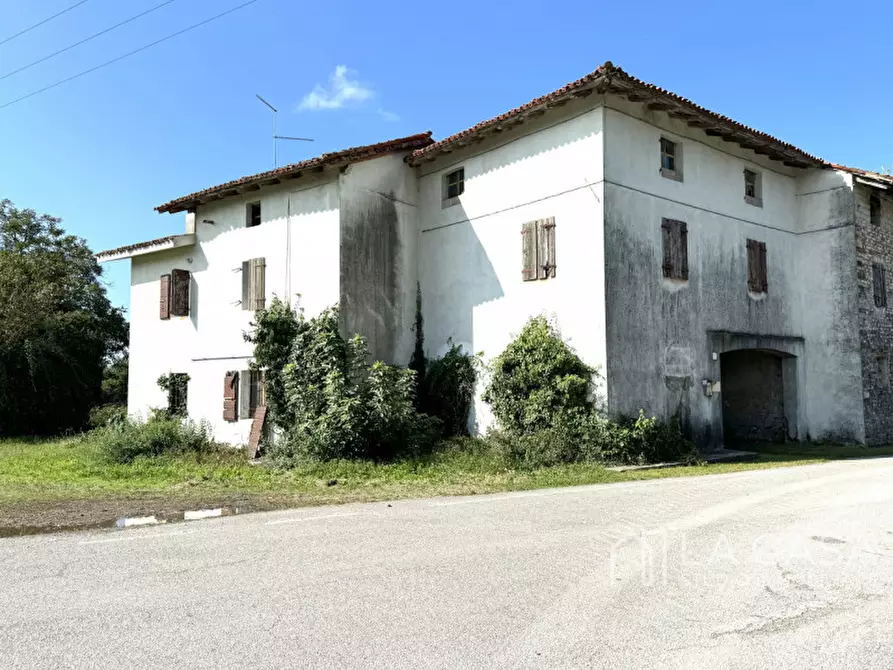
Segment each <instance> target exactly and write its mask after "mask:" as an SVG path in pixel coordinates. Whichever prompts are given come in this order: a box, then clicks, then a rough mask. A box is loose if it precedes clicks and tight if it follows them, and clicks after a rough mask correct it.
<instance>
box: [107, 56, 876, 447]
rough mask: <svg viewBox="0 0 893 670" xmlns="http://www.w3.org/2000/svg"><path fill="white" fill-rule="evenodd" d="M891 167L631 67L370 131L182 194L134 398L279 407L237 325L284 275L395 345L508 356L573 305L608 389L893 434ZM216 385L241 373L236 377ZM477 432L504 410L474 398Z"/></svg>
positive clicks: (161, 253)
mask: <svg viewBox="0 0 893 670" xmlns="http://www.w3.org/2000/svg"><path fill="white" fill-rule="evenodd" d="M890 189H893V178H890V177H886V176H883V175H878V174H875V173H869V172H864V171H860V170H855V169H850V168H845V167H842V166H837V165H833V164H830V163H828V162H826V161H824V160H822V159H820V158H817V157H815V156H812V155H810V154H808V153H806V152H804V151H802V150H801V149H798V148H796V147H794V146H792V145H790V144H787V143H785V142H782V141H781V140H778V139H776V138H774V137H771V136H769V135H766V134H764V133H761V132H759V131H756V130H754V129H752V128H748V127H747V126H744V125H742V124H740V123H738V122H736V121H733V120H731V119H729V118H727V117H725V116H721V115H719V114H716V113H714V112H711V111H709V110H706V109H704V108H702V107H699V106H698V105H696V104H694V103H693V102H691V101H689V100H687V99H685V98H682V97H680V96H678V95H675V94H673V93H669V92H667V91H665V90H663V89H660V88H658V87H656V86H653V85H651V84H647V83H645V82H643V81H641V80H638V79H636V78H634V77H632V76H630V75H628V74H627V73H625V72H624V71H622V70H621V69H619V68H617V67H615V66H614V65H612V64H611V63H606V64H605V65H603V66H601V67H600V68H598V69H597V70H595V71H594V72H592V73H590V74H589V75H586V76H585V77H583V78H581V79H579V80H577V81H575V82H572V83H570V84H567V85H566V86H563V87H562V88H560V89H558V90H556V91H554V92H552V93H550V94H548V95H545V96H542V97H540V98H537V99H535V100H532V101H531V102H529V103H527V104H525V105H523V106H521V107H518V108H516V109H513V110H511V111H509V112H507V113H505V114H502V115H500V116H498V117H495V118H493V119H490V120H488V121H484V122H481V123H479V124H477V125H476V126H474V127H472V128H469V129H467V130H464V131H462V132H460V133H457V134H456V135H453V136H450V137H447V138H445V139H443V140H440V141H435V140H433V139H432V138H431V135H430V133H426V134H421V135H415V136H411V137H407V138H401V139H398V140H392V141H389V142H384V143H380V144H377V145H370V146H366V147H358V148H355V149H349V150H345V151H340V152H336V153H332V154H323V155H322V156H320V157H318V158H314V159H311V160H308V161H303V162H301V163H297V164H294V165H289V166H285V167H282V168H278V169H276V170H272V171H269V172H265V173H261V174H257V175H252V176H249V177H244V178H242V179H238V180H235V181H233V182H229V183H226V184H222V185H220V186H215V187H212V188H208V189H205V190H203V191H199V192H196V193H192V194H190V195H187V196H184V197H181V198H178V199H176V200H173V201H171V202H168V203H166V204H164V205H161V206H160V207H158V208H157V209H158V211H160V212H170V213H176V212H184V213H185V215H186V230H185V233H184V234H183V235H178V236H172V237H168V238H162V239H160V240H152V241H150V242H145V243H140V244H136V245H131V246H129V247H123V248H120V249H113V250H110V251H106V252H103V253H101V254H99V258H100V260H115V259H121V258H130V259H131V262H132V281H131V284H132V294H131V359H130V360H131V376H130V410H131V411H132V412H137V411H140V412H145V411H146V410H147V409H148V407H150V406H158V405H163V404H164V403H165V402H166V399H165V398H164V396H163V395H162V393H161V391H160V389H158V387H157V385H156V384H155V380H156V379H157V377H158V376H159V375H161V374H163V373H166V372H185V373H188V374H189V375H190V382H189V386H188V401H187V405H188V408H189V412H190V414H191V415H192V416H193V417H195V418H206V419H208V420H209V421H211V422H212V423H213V424H214V426H215V430H216V432H217V436H218V438H219V439H222V440H225V441H228V442H232V443H243V442H245V441H246V440H247V439H248V435H249V430H250V426H251V423H252V418H253V417H254V416H255V415H256V413H257V412H256V409H257V407H258V406H259V405H262V403H263V396H262V388H261V386H262V384H261V381H260V379H259V377H258V376H257V375H256V374H252V373H250V372H248V363H249V361H250V358H251V350H250V346H249V345H247V344H246V343H245V342H244V341H243V339H242V332H243V331H244V330H245V329H246V328H247V327H248V324H249V322H250V320H251V315H252V313H253V311H254V310H256V309H258V308H260V307H263V306H264V305H265V304H266V302H267V301H268V300H270V299H271V298H272V296H273V295H279V296H282V297H294V296H295V295H296V294H300V296H301V298H300V299H301V304H302V305H303V306H304V308H305V309H306V310H307V312H308V313H309V314H313V313H316V312H318V311H320V310H321V309H323V308H324V307H326V306H329V305H331V304H334V303H336V302H340V304H341V306H342V318H343V323H344V328H345V330H346V331H349V332H354V331H358V332H361V333H362V334H364V335H365V336H367V337H368V338H369V341H370V345H371V347H372V350H373V353H374V355H375V356H376V357H378V358H381V359H383V360H386V361H388V362H394V363H399V364H406V363H407V362H408V360H409V357H410V354H411V350H412V344H413V333H412V325H413V323H414V320H415V305H416V302H415V298H416V286H420V287H421V292H422V310H423V316H424V321H425V341H426V345H427V347H428V353H429V355H437V354H439V353H441V352H442V351H443V350H444V349H445V347H446V346H447V342H448V341H449V340H452V341H453V342H456V343H459V344H462V345H463V346H465V347H466V348H467V349H469V350H471V351H475V352H478V351H483V352H484V355H485V356H486V357H487V358H490V357H492V356H495V355H496V354H498V353H499V352H500V351H502V349H503V348H504V347H505V345H506V344H507V343H508V342H509V341H510V339H511V337H512V335H513V334H514V333H517V332H518V331H519V330H520V328H521V327H522V326H523V324H524V322H525V321H526V320H527V319H528V318H529V317H530V316H532V315H535V314H541V313H546V314H547V315H549V316H550V317H553V318H554V319H555V320H556V321H557V323H558V325H559V327H560V329H561V331H562V333H563V335H564V336H565V338H566V339H568V340H569V341H570V342H571V344H572V345H573V346H574V347H575V348H576V349H577V351H578V352H579V353H580V355H581V356H582V357H583V358H584V359H585V360H587V362H589V363H590V364H593V365H597V366H598V367H599V368H600V370H601V373H602V377H603V380H602V383H603V392H604V394H605V397H606V399H607V405H608V409H609V410H610V411H612V412H614V413H618V414H635V413H638V411H639V409H644V410H645V411H646V412H647V413H649V414H654V415H657V416H660V417H669V416H679V417H680V419H681V420H682V423H683V425H684V426H685V428H686V430H687V431H689V432H690V434H691V435H692V436H693V437H694V438H695V439H696V440H697V441H698V443H699V444H700V445H701V446H702V447H703V448H705V449H712V448H716V447H718V446H720V445H722V444H723V443H725V442H732V441H735V440H750V439H758V440H778V439H796V440H805V439H815V440H843V441H853V442H867V443H879V442H886V441H890V440H893V391H891V386H890V355H891V352H890V344H891V338H893V315H888V309H887V295H886V294H887V288H886V287H887V279H886V268H888V267H891V266H893V265H891V264H893V203H891V202H889V201H888V200H887V193H888V192H889V191H890ZM221 382H223V386H224V390H223V392H221ZM474 419H475V422H476V425H477V426H478V428H480V429H482V428H484V427H486V426H487V425H488V424H489V423H490V422H491V421H492V417H491V415H490V412H489V408H488V407H487V406H486V405H485V404H484V403H482V402H480V401H479V402H477V403H476V406H475V412H474Z"/></svg>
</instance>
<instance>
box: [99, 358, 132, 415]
mask: <svg viewBox="0 0 893 670" xmlns="http://www.w3.org/2000/svg"><path fill="white" fill-rule="evenodd" d="M129 370H130V358H129V357H128V356H127V355H124V356H119V357H118V358H115V359H114V360H113V361H110V362H109V363H108V364H107V365H106V366H105V370H103V373H102V404H103V405H126V404H127V379H128V373H129Z"/></svg>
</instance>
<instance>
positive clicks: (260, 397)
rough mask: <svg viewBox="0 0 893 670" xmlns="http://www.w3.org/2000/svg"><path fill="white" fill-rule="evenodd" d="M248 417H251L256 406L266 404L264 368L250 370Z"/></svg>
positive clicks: (265, 374)
mask: <svg viewBox="0 0 893 670" xmlns="http://www.w3.org/2000/svg"><path fill="white" fill-rule="evenodd" d="M248 374H249V376H250V380H251V381H250V386H249V401H248V418H250V419H253V418H254V413H255V412H256V411H257V408H258V407H262V406H264V405H266V404H267V373H266V371H265V370H250V371H249V372H248Z"/></svg>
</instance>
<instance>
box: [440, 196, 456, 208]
mask: <svg viewBox="0 0 893 670" xmlns="http://www.w3.org/2000/svg"><path fill="white" fill-rule="evenodd" d="M458 204H459V196H458V195H457V196H456V197H455V198H444V199H443V200H441V201H440V208H441V209H448V208H449V207H452V206H454V205H458Z"/></svg>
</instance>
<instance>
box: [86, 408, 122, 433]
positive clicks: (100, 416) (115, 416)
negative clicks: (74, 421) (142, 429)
mask: <svg viewBox="0 0 893 670" xmlns="http://www.w3.org/2000/svg"><path fill="white" fill-rule="evenodd" d="M126 418H127V406H126V405H99V406H97V407H94V408H93V409H91V410H90V428H101V427H102V426H106V425H108V424H110V423H115V422H118V421H123V420H124V419H126Z"/></svg>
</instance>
